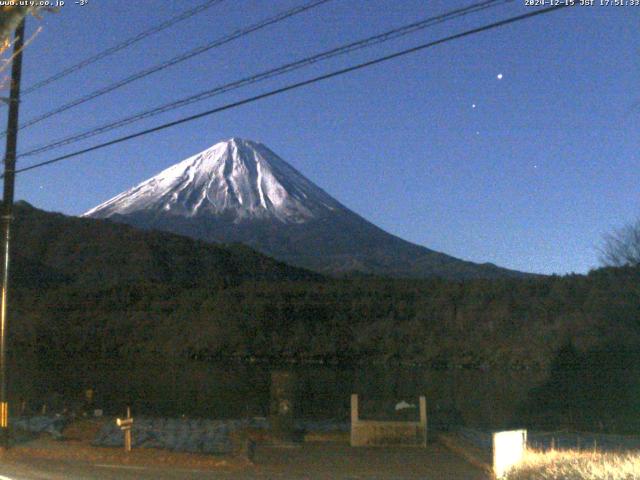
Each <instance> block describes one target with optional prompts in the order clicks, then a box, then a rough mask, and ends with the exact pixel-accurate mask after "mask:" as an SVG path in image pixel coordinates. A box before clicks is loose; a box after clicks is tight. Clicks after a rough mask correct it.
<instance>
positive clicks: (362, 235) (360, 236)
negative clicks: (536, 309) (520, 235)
mask: <svg viewBox="0 0 640 480" xmlns="http://www.w3.org/2000/svg"><path fill="white" fill-rule="evenodd" d="M83 216H85V217H93V218H108V219H110V220H112V221H116V222H122V223H127V224H130V225H132V226H136V227H139V228H143V229H154V230H165V231H170V232H173V233H178V234H181V235H185V236H189V237H192V238H196V239H200V240H206V241H210V242H220V243H231V242H238V243H243V244H246V245H249V246H251V247H253V248H255V249H256V250H258V251H260V252H263V253H265V254H267V255H271V256H273V257H275V258H277V259H279V260H282V261H284V262H287V263H290V264H293V265H296V266H301V267H306V268H309V269H311V270H315V271H319V272H322V273H331V274H341V273H349V272H361V273H369V274H380V275H392V276H398V277H414V278H416V277H431V276H439V277H446V278H454V279H463V278H496V277H505V276H510V277H512V276H523V275H525V274H523V273H520V272H516V271H512V270H507V269H503V268H499V267H497V266H495V265H493V264H476V263H472V262H467V261H463V260H460V259H457V258H454V257H451V256H448V255H446V254H443V253H439V252H435V251H433V250H429V249H427V248H425V247H422V246H419V245H415V244H412V243H410V242H407V241H405V240H402V239H401V238H398V237H396V236H394V235H391V234H389V233H387V232H385V231H384V230H382V229H380V228H378V227H376V226H375V225H373V224H372V223H370V222H368V221H367V220H365V219H364V218H362V217H360V216H359V215H357V214H356V213H354V212H352V211H351V210H349V209H348V208H347V207H345V206H344V205H342V204H341V203H340V202H338V201H337V200H335V199H334V198H332V197H331V196H330V195H329V194H327V193H326V192H325V191H324V190H322V189H321V188H319V187H318V186H316V185H315V184H313V183H312V182H311V181H309V180H308V179H307V178H305V177H304V176H303V175H302V174H301V173H300V172H298V171H297V170H296V169H295V168H293V167H292V166H291V165H289V164H288V163H287V162H285V161H284V160H282V159H281V158H280V157H279V156H278V155H276V154H275V153H274V152H272V151H271V150H269V149H268V148H267V147H266V146H264V145H262V144H260V143H257V142H253V141H249V140H243V139H239V138H231V139H230V140H227V141H223V142H219V143H217V144H215V145H213V146H212V147H211V148H208V149H207V150H205V151H203V152H201V153H198V154H197V155H194V156H192V157H189V158H187V159H186V160H183V161H182V162H180V163H177V164H175V165H173V166H172V167H169V168H167V169H166V170H164V171H162V172H160V173H159V174H158V175H156V176H154V177H152V178H150V179H148V180H146V181H144V182H142V183H140V184H139V185H137V186H135V187H133V188H131V189H130V190H127V191H125V192H123V193H121V194H119V195H117V196H116V197H114V198H112V199H111V200H108V201H106V202H104V203H102V204H101V205H98V206H97V207H95V208H93V209H91V210H89V211H88V212H86V213H85V214H84V215H83Z"/></svg>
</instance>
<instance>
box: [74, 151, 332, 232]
mask: <svg viewBox="0 0 640 480" xmlns="http://www.w3.org/2000/svg"><path fill="white" fill-rule="evenodd" d="M342 208H344V207H342V206H341V205H340V204H339V203H338V202H337V201H335V200H334V199H333V198H331V197H330V196H329V195H328V194H327V193H325V192H324V191H323V190H322V189H320V188H318V187H317V186H316V185H314V184H313V183H311V182H310V181H308V180H307V179H306V178H305V177H304V176H302V175H301V174H300V173H299V172H298V171H297V170H296V169H294V168H293V167H292V166H291V165H289V164H288V163H287V162H285V161H284V160H282V159H281V158H280V157H278V155H276V154H275V153H273V152H272V151H271V150H269V149H268V148H267V147H265V146H264V145H262V144H260V143H256V142H252V141H249V140H243V139H239V138H231V139H229V140H227V141H223V142H219V143H216V144H215V145H213V146H212V147H210V148H208V149H207V150H205V151H203V152H201V153H198V154H197V155H194V156H192V157H189V158H187V159H186V160H184V161H182V162H180V163H177V164H176V165H173V166H171V167H169V168H167V169H166V170H164V171H162V172H160V173H159V174H158V175H156V176H154V177H152V178H150V179H148V180H146V181H144V182H142V183H140V184H139V185H137V186H135V187H133V188H131V189H130V190H127V191H126V192H123V193H121V194H120V195H118V196H116V197H114V198H112V199H111V200H108V201H106V202H105V203H103V204H101V205H98V206H97V207H95V208H93V209H91V210H89V211H88V212H86V213H85V214H84V215H83V216H87V217H95V218H106V217H111V216H113V215H116V214H118V215H127V214H131V213H134V212H140V211H146V212H153V211H155V212H160V211H162V212H164V213H165V214H169V215H177V216H182V217H199V216H201V215H207V214H214V215H216V216H224V217H225V218H231V219H232V221H233V222H234V223H239V222H242V221H243V220H248V219H277V220H278V221H280V222H283V223H296V224H299V223H304V222H307V221H309V220H310V219H312V218H314V217H317V216H320V215H322V213H326V212H327V211H333V210H335V209H342Z"/></svg>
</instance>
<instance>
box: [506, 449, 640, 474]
mask: <svg viewBox="0 0 640 480" xmlns="http://www.w3.org/2000/svg"><path fill="white" fill-rule="evenodd" d="M506 478H507V480H555V479H563V480H596V479H597V480H603V479H606V480H630V479H640V453H637V452H630V453H605V452H588V451H575V450H553V451H548V452H539V451H529V452H527V453H526V455H525V458H524V460H523V462H522V463H520V464H519V465H518V466H516V467H514V468H513V469H512V470H511V471H510V472H509V473H508V475H507V476H506Z"/></svg>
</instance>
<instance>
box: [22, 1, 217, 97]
mask: <svg viewBox="0 0 640 480" xmlns="http://www.w3.org/2000/svg"><path fill="white" fill-rule="evenodd" d="M223 1H224V0H208V1H206V2H205V3H203V4H201V5H199V6H197V7H195V8H192V9H191V10H186V11H185V12H182V13H181V14H179V15H177V16H175V17H172V18H170V19H168V20H166V21H164V22H162V23H161V24H159V25H156V26H155V27H151V28H149V29H148V30H145V31H144V32H141V33H139V34H137V35H135V36H133V37H131V38H128V39H127V40H125V41H124V42H122V43H119V44H117V45H114V46H113V47H109V48H107V49H106V50H103V51H101V52H98V53H96V54H95V55H93V56H91V57H89V58H86V59H84V60H82V61H81V62H78V63H76V64H75V65H72V66H70V67H68V68H65V69H64V70H62V71H60V72H58V73H56V74H53V75H51V76H50V77H47V78H45V79H44V80H41V81H39V82H37V83H34V84H33V85H31V86H30V87H28V88H26V89H25V90H24V91H23V92H22V95H27V94H29V93H31V92H33V91H35V90H38V89H40V88H42V87H44V86H46V85H49V84H50V83H52V82H55V81H57V80H60V79H61V78H64V77H66V76H67V75H70V74H72V73H74V72H77V71H78V70H81V69H83V68H85V67H87V66H89V65H91V64H92V63H95V62H97V61H98V60H102V59H103V58H105V57H108V56H109V55H113V54H114V53H116V52H119V51H120V50H123V49H125V48H127V47H130V46H131V45H133V44H134V43H137V42H139V41H141V40H144V39H145V38H147V37H149V36H151V35H153V34H155V33H158V32H161V31H162V30H166V29H167V28H169V27H172V26H173V25H175V24H176V23H179V22H181V21H183V20H186V19H188V18H191V17H193V16H195V15H197V14H199V13H202V12H204V11H205V10H207V9H208V8H211V7H213V6H214V5H216V4H218V3H221V2H223Z"/></svg>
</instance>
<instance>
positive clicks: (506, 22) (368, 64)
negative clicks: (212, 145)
mask: <svg viewBox="0 0 640 480" xmlns="http://www.w3.org/2000/svg"><path fill="white" fill-rule="evenodd" d="M566 7H567V5H562V6H555V7H549V8H545V9H543V10H538V11H535V12H531V13H526V14H524V15H518V16H516V17H510V18H507V19H504V20H500V21H498V22H494V23H491V24H489V25H483V26H482V27H479V28H474V29H472V30H467V31H466V32H462V33H458V34H456V35H450V36H448V37H446V38H441V39H438V40H435V41H433V42H429V43H426V44H423V45H418V46H417V47H413V48H410V49H407V50H402V51H400V52H396V53H392V54H391V55H386V56H384V57H380V58H376V59H373V60H370V61H368V62H365V63H359V64H357V65H353V66H350V67H347V68H343V69H341V70H337V71H334V72H330V73H327V74H325V75H320V76H319V77H314V78H310V79H308V80H304V81H302V82H298V83H294V84H291V85H286V86H284V87H281V88H278V89H276V90H271V91H270V92H265V93H262V94H260V95H256V96H253V97H249V98H245V99H242V100H239V101H237V102H234V103H231V104H228V105H224V106H222V107H218V108H214V109H213V110H207V111H206V112H201V113H198V114H196V115H192V116H190V117H186V118H181V119H179V120H175V121H173V122H169V123H165V124H163V125H158V126H157V127H153V128H150V129H148V130H143V131H141V132H136V133H132V134H130V135H126V136H124V137H120V138H116V139H114V140H111V141H108V142H105V143H101V144H98V145H94V146H92V147H89V148H85V149H83V150H79V151H77V152H72V153H68V154H66V155H62V156H60V157H57V158H53V159H51V160H46V161H44V162H39V163H36V164H33V165H29V166H26V167H21V168H17V169H16V170H15V173H21V172H27V171H30V170H35V169H36V168H40V167H45V166H47V165H52V164H54V163H58V162H61V161H63V160H68V159H70V158H73V157H77V156H78V155H83V154H85V153H89V152H93V151H95V150H99V149H102V148H105V147H110V146H112V145H116V144H118V143H121V142H125V141H128V140H133V139H134V138H139V137H142V136H144V135H149V134H151V133H155V132H159V131H161V130H164V129H166V128H171V127H175V126H177V125H182V124H183V123H187V122H191V121H193V120H197V119H199V118H203V117H207V116H209V115H213V114H215V113H220V112H223V111H225V110H229V109H231V108H236V107H240V106H242V105H246V104H248V103H253V102H255V101H258V100H262V99H264V98H268V97H271V96H273V95H279V94H281V93H285V92H288V91H290V90H295V89H297V88H300V87H305V86H307V85H311V84H313V83H316V82H320V81H323V80H328V79H331V78H334V77H337V76H340V75H344V74H347V73H351V72H355V71H356V70H360V69H361V68H367V67H371V66H374V65H377V64H379V63H382V62H387V61H389V60H394V59H396V58H399V57H402V56H404V55H409V54H412V53H416V52H419V51H421V50H424V49H425V48H431V47H435V46H437V45H441V44H443V43H447V42H451V41H453V40H457V39H459V38H464V37H467V36H469V35H476V34H478V33H482V32H486V31H487V30H491V29H494V28H499V27H502V26H505V25H509V24H510V23H514V22H519V21H522V20H526V19H529V18H532V17H535V16H538V15H543V14H546V13H551V12H554V11H556V10H560V9H561V8H566ZM3 176H4V175H3Z"/></svg>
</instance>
